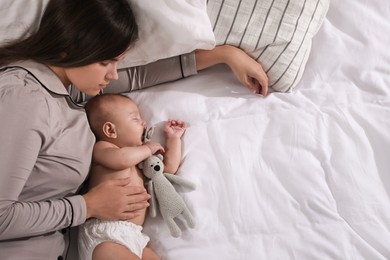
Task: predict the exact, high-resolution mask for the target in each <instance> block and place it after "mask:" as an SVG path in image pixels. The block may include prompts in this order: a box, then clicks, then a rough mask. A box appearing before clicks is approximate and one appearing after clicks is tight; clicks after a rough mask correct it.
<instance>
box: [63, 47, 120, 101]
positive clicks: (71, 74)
mask: <svg viewBox="0 0 390 260" xmlns="http://www.w3.org/2000/svg"><path fill="white" fill-rule="evenodd" d="M125 54H126V53H124V54H122V55H120V56H118V57H116V58H114V59H111V60H106V61H101V62H96V63H92V64H89V65H86V66H82V67H75V68H65V69H64V70H65V76H66V78H67V80H68V81H69V82H70V83H71V84H73V85H74V86H75V87H76V88H78V89H79V90H80V91H81V92H83V93H85V94H87V95H90V96H96V95H97V94H99V92H100V90H102V89H103V88H105V87H107V85H108V84H109V83H110V81H111V80H118V73H117V65H118V62H119V61H121V60H123V58H124V56H125Z"/></svg>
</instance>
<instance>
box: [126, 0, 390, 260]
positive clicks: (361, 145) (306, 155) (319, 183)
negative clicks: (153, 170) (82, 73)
mask: <svg viewBox="0 0 390 260" xmlns="http://www.w3.org/2000/svg"><path fill="white" fill-rule="evenodd" d="M389 17H390V2H389V1H388V0H370V1H355V0H343V1H337V0H332V1H331V5H330V9H329V12H328V14H327V18H326V19H325V21H324V24H323V26H322V27H321V29H320V31H319V32H318V34H317V35H316V36H315V37H314V40H313V48H312V52H311V55H310V58H309V61H308V64H307V67H306V70H305V72H304V75H303V78H302V80H301V82H300V84H299V85H298V86H297V88H296V89H295V90H294V92H292V93H288V94H285V93H271V94H269V95H268V96H267V97H265V98H262V97H260V96H258V95H255V94H251V93H249V91H248V90H247V89H246V88H245V87H242V86H241V85H240V83H239V82H238V81H237V80H236V79H235V77H234V76H233V74H232V73H231V72H230V71H229V69H228V68H227V67H225V66H217V67H215V68H212V69H208V70H206V71H203V72H201V73H199V74H198V75H197V76H193V77H190V78H187V79H185V80H180V81H177V82H174V83H169V84H164V85H162V86H160V87H155V88H150V89H147V90H144V91H142V92H134V93H131V94H130V96H131V97H133V98H134V99H135V100H136V101H137V102H138V103H139V105H140V110H141V111H142V115H143V117H144V118H145V119H147V121H149V122H151V124H153V125H156V126H157V129H156V130H155V134H154V136H153V139H154V140H157V141H162V142H163V138H162V134H161V132H162V130H161V125H162V124H161V122H162V121H164V120H166V119H167V118H180V119H183V120H186V121H187V122H188V124H189V127H188V130H187V131H186V133H185V136H184V145H183V161H182V165H181V167H180V170H179V172H178V175H180V176H182V177H183V178H186V179H188V180H191V181H193V182H194V183H196V185H197V188H196V190H195V191H191V192H187V191H186V190H185V189H183V188H179V189H178V191H179V192H180V194H181V195H182V197H183V198H184V199H185V201H186V203H187V204H188V207H189V208H190V210H191V211H192V213H193V215H194V216H195V218H196V220H197V223H196V228H195V229H188V228H187V226H186V224H185V222H184V221H183V219H179V225H180V227H181V228H182V229H183V235H182V237H180V238H173V237H172V236H171V235H170V233H169V230H168V228H167V226H166V225H165V223H164V222H163V220H162V218H161V216H158V217H157V218H155V219H152V218H148V219H147V221H146V223H145V232H146V233H147V234H149V236H150V237H151V243H150V247H152V248H153V249H154V250H155V251H157V253H158V254H160V255H161V256H162V259H164V260H200V259H204V260H206V259H207V260H213V259H223V260H260V259H266V260H271V259H308V260H312V259H332V260H333V259H366V260H375V259H390V199H389V192H390V175H389V170H390V51H389V46H390V36H389V35H390V19H389Z"/></svg>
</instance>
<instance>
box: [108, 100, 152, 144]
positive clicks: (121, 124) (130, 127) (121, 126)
mask: <svg viewBox="0 0 390 260" xmlns="http://www.w3.org/2000/svg"><path fill="white" fill-rule="evenodd" d="M118 107H120V109H118V110H117V111H116V112H115V114H116V118H117V119H118V120H116V121H117V122H116V127H117V131H118V139H119V142H120V143H121V146H139V145H142V137H143V134H144V132H145V121H144V120H143V119H142V118H141V115H140V113H139V110H138V107H137V105H136V104H135V103H134V102H133V101H132V100H130V99H129V100H126V99H124V100H121V101H120V104H119V106H118Z"/></svg>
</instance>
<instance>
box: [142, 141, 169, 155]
mask: <svg viewBox="0 0 390 260" xmlns="http://www.w3.org/2000/svg"><path fill="white" fill-rule="evenodd" d="M144 145H146V146H147V147H148V148H149V149H150V152H151V153H152V154H155V153H157V152H160V153H164V152H165V150H164V147H162V145H161V144H160V143H157V142H152V141H149V142H146V143H145V144H144Z"/></svg>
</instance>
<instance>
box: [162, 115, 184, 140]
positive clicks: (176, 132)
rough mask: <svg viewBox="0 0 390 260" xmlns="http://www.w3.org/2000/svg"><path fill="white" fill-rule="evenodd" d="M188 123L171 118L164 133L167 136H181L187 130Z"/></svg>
mask: <svg viewBox="0 0 390 260" xmlns="http://www.w3.org/2000/svg"><path fill="white" fill-rule="evenodd" d="M186 128H187V124H186V123H185V122H184V121H181V120H172V119H169V120H168V121H167V123H166V124H165V127H164V133H165V136H166V137H167V138H173V137H176V138H180V137H182V135H183V134H184V132H185V131H186Z"/></svg>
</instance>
